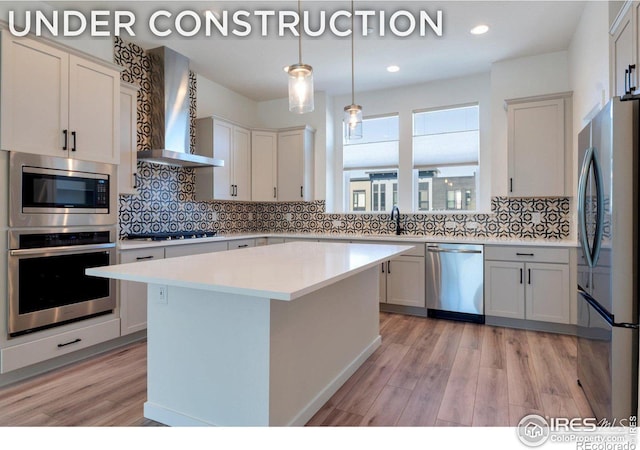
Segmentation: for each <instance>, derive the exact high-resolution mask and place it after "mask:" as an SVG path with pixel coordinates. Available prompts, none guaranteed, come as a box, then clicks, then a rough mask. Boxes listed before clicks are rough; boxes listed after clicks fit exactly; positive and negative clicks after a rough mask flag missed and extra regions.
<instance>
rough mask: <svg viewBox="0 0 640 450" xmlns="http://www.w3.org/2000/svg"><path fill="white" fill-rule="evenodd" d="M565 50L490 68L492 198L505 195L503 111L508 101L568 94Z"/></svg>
mask: <svg viewBox="0 0 640 450" xmlns="http://www.w3.org/2000/svg"><path fill="white" fill-rule="evenodd" d="M570 90H571V88H570V84H569V63H568V56H567V52H566V51H562V52H556V53H547V54H544V55H538V56H531V57H527V58H516V59H510V60H505V61H500V62H496V63H494V64H492V66H491V120H492V125H491V135H492V136H491V142H492V145H491V147H492V162H491V166H492V171H493V172H492V177H493V181H492V187H491V192H492V195H493V196H503V195H507V193H508V182H507V180H508V170H507V169H508V165H507V111H506V110H505V109H504V101H505V100H506V99H511V98H520V97H530V96H534V95H543V94H553V93H556V92H566V91H570Z"/></svg>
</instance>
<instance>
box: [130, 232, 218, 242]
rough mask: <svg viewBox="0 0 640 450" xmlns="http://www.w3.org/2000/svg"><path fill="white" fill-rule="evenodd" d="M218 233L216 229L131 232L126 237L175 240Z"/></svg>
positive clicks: (212, 235)
mask: <svg viewBox="0 0 640 450" xmlns="http://www.w3.org/2000/svg"><path fill="white" fill-rule="evenodd" d="M217 234H218V233H217V232H215V231H176V232H173V233H143V234H129V235H127V236H125V237H124V239H129V240H134V239H135V240H145V241H173V240H181V239H199V238H207V237H214V236H216V235H217Z"/></svg>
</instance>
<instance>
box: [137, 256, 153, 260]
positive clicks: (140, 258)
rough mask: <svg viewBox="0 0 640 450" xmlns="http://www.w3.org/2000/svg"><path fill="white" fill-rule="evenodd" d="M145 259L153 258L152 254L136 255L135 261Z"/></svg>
mask: <svg viewBox="0 0 640 450" xmlns="http://www.w3.org/2000/svg"><path fill="white" fill-rule="evenodd" d="M145 259H153V256H138V257H137V258H136V261H144V260H145Z"/></svg>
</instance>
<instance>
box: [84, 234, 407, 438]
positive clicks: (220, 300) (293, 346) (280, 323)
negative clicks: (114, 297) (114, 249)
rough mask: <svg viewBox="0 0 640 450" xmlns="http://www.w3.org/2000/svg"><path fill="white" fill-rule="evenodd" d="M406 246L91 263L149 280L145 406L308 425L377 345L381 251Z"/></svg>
mask: <svg viewBox="0 0 640 450" xmlns="http://www.w3.org/2000/svg"><path fill="white" fill-rule="evenodd" d="M411 248H412V246H407V245H377V244H373V245H372V244H346V243H345V244H342V243H322V242H320V243H315V242H291V243H287V244H278V245H271V246H263V247H254V248H249V249H242V250H232V251H227V252H220V253H208V254H200V255H193V256H185V257H181V258H172V259H165V260H155V261H147V262H140V263H133V264H121V265H116V266H108V267H99V268H93V269H87V274H89V275H95V276H100V277H107V278H115V279H120V280H129V281H139V282H145V283H148V284H149V286H148V296H147V297H148V302H149V305H148V330H147V339H148V350H147V352H148V362H147V365H148V374H147V383H148V384H147V402H146V403H145V405H144V416H145V417H147V418H149V419H152V420H155V421H158V422H161V423H164V424H167V425H172V426H194V425H216V426H267V425H275V426H278V425H304V424H305V423H306V422H307V421H308V420H309V419H310V418H311V417H312V416H313V414H315V412H316V411H317V410H318V409H319V408H320V407H321V406H322V405H323V404H324V403H325V402H326V401H327V400H328V399H329V398H330V397H331V396H332V395H333V394H334V393H335V392H336V391H337V390H338V388H339V387H340V386H341V385H342V384H343V383H344V382H345V381H346V380H347V379H348V378H349V376H351V374H353V372H355V370H356V369H357V368H358V367H359V366H360V365H361V364H362V363H363V362H364V361H365V360H366V359H367V357H369V355H371V354H372V353H373V352H374V351H375V349H376V348H377V347H378V346H379V345H380V333H379V316H378V308H379V307H378V287H379V282H378V277H379V272H380V265H379V263H380V262H382V261H386V260H388V259H392V258H393V257H394V256H397V255H399V254H401V253H403V252H406V251H408V250H410V249H411Z"/></svg>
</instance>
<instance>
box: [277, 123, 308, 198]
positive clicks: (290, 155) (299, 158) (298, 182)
mask: <svg viewBox="0 0 640 450" xmlns="http://www.w3.org/2000/svg"><path fill="white" fill-rule="evenodd" d="M312 186H313V132H312V131H311V130H310V129H309V128H307V127H304V128H300V129H295V130H291V131H283V132H280V133H278V201H281V202H299V201H310V200H311V199H312V198H313V192H312Z"/></svg>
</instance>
